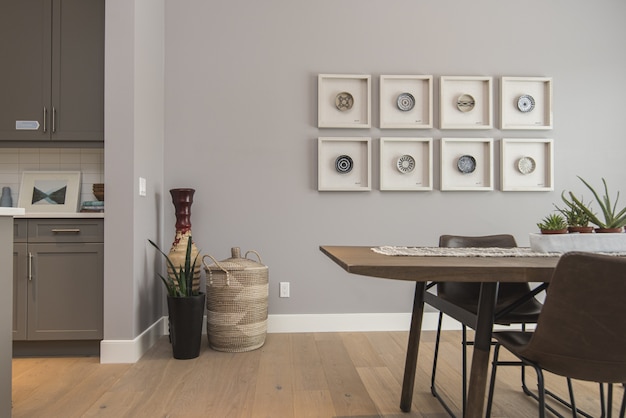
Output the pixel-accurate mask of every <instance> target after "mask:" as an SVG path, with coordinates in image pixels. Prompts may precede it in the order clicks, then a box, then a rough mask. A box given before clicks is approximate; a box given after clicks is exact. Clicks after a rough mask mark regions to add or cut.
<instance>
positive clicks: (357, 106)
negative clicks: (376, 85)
mask: <svg viewBox="0 0 626 418" xmlns="http://www.w3.org/2000/svg"><path fill="white" fill-rule="evenodd" d="M371 92H372V77H371V76H370V75H353V74H319V75H318V80H317V126H318V128H370V127H371V117H372V98H371Z"/></svg>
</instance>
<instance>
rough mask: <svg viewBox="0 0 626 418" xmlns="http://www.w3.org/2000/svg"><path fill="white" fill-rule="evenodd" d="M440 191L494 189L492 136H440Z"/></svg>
mask: <svg viewBox="0 0 626 418" xmlns="http://www.w3.org/2000/svg"><path fill="white" fill-rule="evenodd" d="M441 190H444V191H445V190H493V139H492V138H442V139H441Z"/></svg>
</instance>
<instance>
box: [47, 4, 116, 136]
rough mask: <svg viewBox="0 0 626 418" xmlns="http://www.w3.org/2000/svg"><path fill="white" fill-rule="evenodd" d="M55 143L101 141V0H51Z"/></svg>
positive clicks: (102, 54) (102, 8)
mask: <svg viewBox="0 0 626 418" xmlns="http://www.w3.org/2000/svg"><path fill="white" fill-rule="evenodd" d="M53 6H54V8H53V13H52V15H53V21H52V22H53V23H52V31H53V32H52V39H53V44H52V110H51V111H52V114H51V130H52V139H53V140H59V141H60V140H62V141H102V140H104V0H54V2H53Z"/></svg>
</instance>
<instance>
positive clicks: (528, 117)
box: [500, 77, 552, 130]
mask: <svg viewBox="0 0 626 418" xmlns="http://www.w3.org/2000/svg"><path fill="white" fill-rule="evenodd" d="M500 128H501V129H520V130H525V129H546V130H547V129H552V78H550V77H502V78H501V79H500Z"/></svg>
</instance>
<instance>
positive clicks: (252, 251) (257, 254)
mask: <svg viewBox="0 0 626 418" xmlns="http://www.w3.org/2000/svg"><path fill="white" fill-rule="evenodd" d="M249 253H252V254H254V255H256V258H258V259H259V263H261V264H263V261H261V256H260V255H259V253H257V252H256V251H254V250H250V251H246V254H245V255H244V256H243V258H248V254H249Z"/></svg>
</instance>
